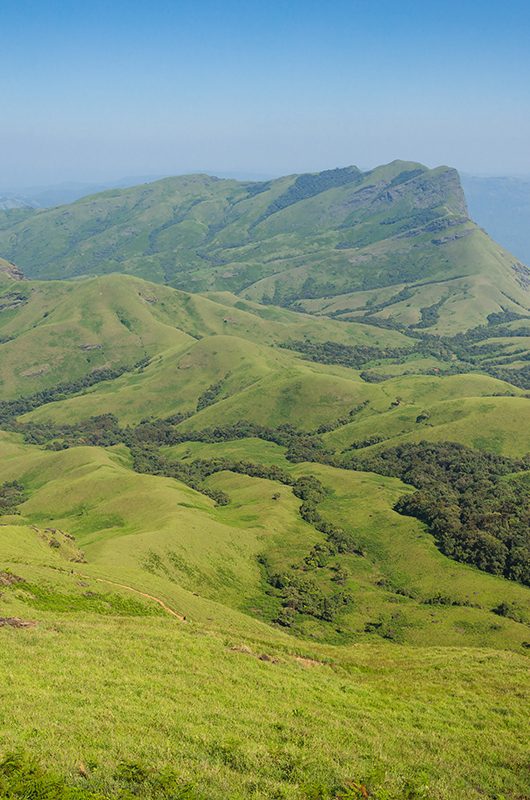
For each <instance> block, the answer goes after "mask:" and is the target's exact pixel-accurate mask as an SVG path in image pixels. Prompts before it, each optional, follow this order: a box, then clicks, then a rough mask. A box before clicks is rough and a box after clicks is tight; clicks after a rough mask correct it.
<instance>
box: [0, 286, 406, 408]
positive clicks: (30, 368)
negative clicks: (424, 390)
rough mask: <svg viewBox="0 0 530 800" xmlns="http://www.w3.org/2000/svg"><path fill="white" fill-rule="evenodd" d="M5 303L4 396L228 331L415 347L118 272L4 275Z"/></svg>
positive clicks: (270, 339)
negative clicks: (71, 277) (55, 277)
mask: <svg viewBox="0 0 530 800" xmlns="http://www.w3.org/2000/svg"><path fill="white" fill-rule="evenodd" d="M2 288H3V292H2ZM13 293H16V295H17V297H18V296H19V295H20V296H21V297H22V302H18V303H17V300H16V299H15V298H13ZM231 301H232V302H231ZM234 302H235V304H236V305H235V306H234ZM2 303H3V304H4V306H5V307H4V308H3V309H1V310H0V338H2V339H3V340H4V343H2V344H0V354H1V358H2V382H1V384H0V392H1V396H2V398H6V399H7V398H12V397H17V396H19V395H21V394H23V395H25V394H30V393H31V392H33V391H36V390H39V389H42V388H46V387H53V386H56V385H57V384H58V383H60V382H64V381H65V380H73V379H76V378H78V377H81V376H83V375H86V374H89V373H90V372H91V371H92V370H94V369H97V368H101V367H106V366H117V365H129V364H133V363H134V362H136V361H138V360H139V359H140V358H142V357H144V356H146V355H147V356H153V355H155V354H158V353H164V352H171V351H173V352H174V353H177V352H183V351H184V350H186V349H187V348H189V347H190V345H193V343H194V342H196V341H197V340H198V339H199V338H202V337H205V336H206V337H208V336H213V335H220V334H222V335H226V334H229V335H230V336H238V337H240V338H241V339H242V340H248V341H250V342H256V341H257V342H260V343H263V344H274V343H276V342H279V341H286V340H288V339H290V338H294V339H296V338H303V337H304V336H305V335H307V334H311V335H312V336H314V335H316V336H317V338H319V337H321V338H322V339H331V340H333V341H338V342H344V343H350V344H351V343H359V344H375V345H378V346H386V345H388V344H390V343H396V344H397V346H403V345H404V346H410V340H408V339H407V338H406V337H404V336H401V335H400V334H396V333H394V332H391V331H385V330H381V329H379V328H374V327H370V326H366V325H360V324H357V323H352V324H347V325H344V324H340V323H336V322H332V321H331V320H328V321H325V323H323V324H322V325H320V323H319V324H318V325H316V324H315V321H314V320H313V319H312V318H311V317H308V316H306V315H303V314H294V313H293V312H289V311H284V310H282V311H281V312H280V313H279V314H278V315H275V314H274V313H269V309H264V308H263V307H257V306H255V305H253V304H251V303H241V305H242V307H241V308H239V307H237V306H238V305H239V303H238V302H237V301H236V300H234V298H233V296H231V295H224V296H222V297H216V298H215V299H212V300H211V299H208V298H205V297H202V296H197V295H190V294H187V293H184V292H178V291H175V290H174V289H171V288H169V287H165V286H160V285H156V284H152V283H148V282H146V281H143V280H139V279H137V278H132V277H126V276H117V275H114V276H105V277H101V278H94V279H86V280H80V281H73V282H72V281H70V282H67V281H50V282H40V281H37V282H27V281H12V280H10V279H8V278H6V281H5V283H4V285H3V287H0V305H1V304H2ZM205 377H206V371H205Z"/></svg>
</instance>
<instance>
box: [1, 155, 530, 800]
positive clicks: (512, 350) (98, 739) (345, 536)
mask: <svg viewBox="0 0 530 800" xmlns="http://www.w3.org/2000/svg"><path fill="white" fill-rule="evenodd" d="M396 169H398V168H397V167H395V166H391V167H389V168H388V169H387V170H386V171H384V170H383V171H382V172H381V173H379V179H380V180H381V181H382V180H383V178H385V180H388V181H390V182H391V181H392V180H394V177H391V176H393V175H395V170H396ZM400 169H401V170H403V165H401V166H400ZM399 174H401V175H402V172H401V173H399ZM444 174H445V173H444ZM385 176H386V177H385ZM422 176H423V177H422ZM419 178H422V180H425V181H427V184H428V187H429V186H430V184H429V181H431V180H434V181H435V183H436V182H437V181H438V180H439V179H440V175H436V174H435V175H434V177H433V174H432V173H427V174H426V173H425V172H424V171H422V172H421V173H418V174H417V175H411V174H410V170H407V175H406V176H405V177H404V178H403V180H402V181H401V182H400V181H397V182H394V184H393V188H392V187H391V188H387V191H389V192H390V193H391V192H392V191H394V190H397V189H399V187H407V186H408V184H409V182H410V181H415V180H418V179H419ZM372 179H373V176H372ZM182 180H184V179H182ZM209 180H210V179H208V181H209ZM282 180H283V183H282V182H274V184H273V186H272V187H269V188H267V189H264V190H263V191H262V192H259V193H256V195H255V198H256V202H258V199H259V198H260V199H259V202H260V203H262V204H263V207H264V208H265V209H266V208H268V207H269V206H268V205H266V203H267V202H268V203H269V205H270V203H271V202H272V201H271V199H270V197H269V198H267V197H265V194H266V193H268V192H272V191H273V189H274V191H275V192H276V195H275V197H276V205H277V208H275V210H274V212H272V211H271V213H270V214H269V217H267V218H264V219H263V220H262V221H260V222H259V223H257V225H262V226H265V225H266V224H268V225H269V226H270V228H271V230H272V226H273V225H275V224H276V221H275V220H274V219H273V217H278V219H279V217H280V215H282V214H288V213H289V214H294V212H295V210H296V208H297V206H298V205H300V204H302V203H308V204H310V203H311V202H313V201H314V200H315V199H316V198H320V200H319V202H320V201H321V200H322V197H320V195H322V194H327V195H329V194H330V193H340V192H347V191H351V190H352V189H353V188H355V187H356V189H357V190H359V191H361V190H362V187H363V186H365V183H366V181H367V180H368V178H367V177H366V176H363V175H361V174H360V173H358V171H356V170H353V169H351V170H347V171H345V172H344V173H343V174H342V173H341V175H334V176H327V177H326V176H325V177H324V178H321V177H317V178H314V179H312V180H308V179H307V180H304V181H302V182H301V184H300V183H298V184H297V183H296V180H295V179H291V178H289V179H282ZM452 180H453V177H452V175H451V174H449V175H446V176H445V178H443V180H442V183H441V185H442V186H443V185H444V181H445V182H448V183H449V186H450V185H451V182H452ZM208 181H207V179H205V178H200V179H199V178H197V179H195V178H193V179H189V182H190V184H191V185H193V186H194V187H195V188H197V185H199V184H201V185H202V186H203V187H204V185H206V184H207V183H208ZM329 181H332V182H334V184H333V186H329V185H328V183H326V182H329ZM341 181H344V182H343V183H341ZM201 182H202V183H201ZM214 183H215V182H214ZM224 183H225V184H226V183H229V185H230V186H232V187H233V189H234V191H236V189H237V191H243V190H242V189H241V186H240V185H239V184H235V183H234V182H224ZM162 185H163V186H166V182H162ZM223 185H224V184H223ZM300 185H301V186H302V187H303V188H304V191H305V192H306V195H307V196H306V199H305V200H301V199H300V197H299V196H298V193H297V191H295V188H293V186H294V187H296V186H298V189H300ZM238 187H239V188H238ZM428 187H427V188H426V189H425V191H426V192H427V194H429V193H430V192H431V191H433V190H432V187H431V188H428ZM144 188H145V187H144ZM160 188H161V186H160V185H159V184H154V185H152V186H151V187H150V188H149V187H148V188H146V189H145V191H147V192H151V191H159V190H160ZM188 188H189V187H188ZM365 188H366V186H365ZM280 190H281V191H280ZM127 191H131V192H135V191H137V190H136V189H135V190H127ZM190 191H191V190H190ZM201 191H203V189H201ZM212 191H213V190H212ZM223 191H226V185H225V186H224V189H223ZM245 191H248V190H247V189H245ZM403 191H405V188H403ZM407 191H409V189H407ZM414 191H415V193H417V191H418V189H417V187H416V189H415V190H414ZM123 194H126V192H125V193H123ZM261 195H263V196H261ZM122 196H123V195H122V193H118V194H114V195H113V194H111V195H109V194H108V193H106V194H105V195H102V196H101V197H103V198H105V197H114V199H116V198H120V197H122ZM131 196H132V195H131ZM420 196H421V195H420ZM282 198H283V199H282ZM251 200H252V198H249V199H248V204H249V205H250V202H251ZM287 200H289V203H288V202H287ZM84 202H85V201H81V203H80V205H81V207H82V206H83V203H84ZM87 202H89V203H91V202H100V201H99V200H97V201H94V199H91V200H90V201H87ZM146 202H147V201H146ZM201 202H202V201H201ZM201 202H197V203H195V205H194V206H193V209H191V210H190V211H189V213H190V214H191V213H194V214H199V212H200V213H202V212H201ZM212 202H213V201H212ZM242 202H243V201H242ZM245 202H247V201H245ZM330 202H331V200H330ZM333 202H335V200H334V201H333ZM389 202H390V201H389ZM425 202H427V200H425ZM429 202H431V201H430V200H429ZM444 202H445V201H444ZM447 202H448V203H449V201H447ZM75 205H77V204H74V206H72V207H71V208H74V207H75ZM203 211H204V209H203ZM456 211H458V209H455V208H453V207H452V206H451V203H449V206H448V210H447V213H448V214H452V213H456ZM43 213H44V212H43ZM46 213H50V214H52V213H54V214H55V213H57V210H54V211H50V212H46ZM135 213H136V212H135ZM208 213H209V214H210V213H211V209H210V210H209V211H208ZM223 213H225V212H223ZM261 213H264V212H263V211H262V212H261ZM304 213H305V212H304ZM333 213H335V212H333ZM41 219H44V217H41V213H40V212H39V213H38V214H37V215H34V217H33V218H32V220H34V221H35V222H33V221H31V223H29V222H28V223H27V224H36V221H37V220H41ZM39 224H41V223H40V221H39ZM120 224H121V223H120ZM131 224H132V223H131ZM289 224H291V223H289ZM462 224H464V225H465V226H471V223H469V222H466V223H462ZM109 230H110V229H109ZM167 230H168V231H169V230H170V229H169V227H168V229H167ZM226 230H227V231H228V227H227V228H226ZM107 232H108V231H107ZM475 232H476V233H477V235H478V234H479V233H480V232H477V231H475ZM160 235H161V236H162V235H163V234H162V233H161V234H160ZM168 235H169V234H168ZM217 235H218V236H221V237H222V236H223V235H224V234H223V232H222V231H221V229H219V231H218V232H217V233H216V236H217ZM226 235H228V233H227V234H226ZM473 235H475V234H473ZM482 236H483V234H481V233H480V237H482ZM302 238H303V239H304V241H306V240H307V241H308V240H309V239H310V236H309V234H308V233H307V232H305V233H304V234H303V237H302ZM471 238H472V237H471V235H470V236H469V237H464V239H463V241H466V242H467V241H471ZM455 241H456V242H459V241H460V239H457V240H455ZM485 241H486V242H488V246H490V244H489V240H487V239H485ZM120 246H121V245H120ZM491 246H493V245H491ZM78 247H79V252H82V250H83V247H82V244H81V243H80V244H79V245H78ZM502 258H504V256H503V257H502ZM501 260H502V259H501ZM43 263H44V262H43ZM57 263H58V264H59V261H57ZM79 263H81V261H80V262H79ZM499 263H500V262H499ZM72 265H73V267H74V270H75V269H77V267H75V264H74V261H73V260H72ZM201 269H202V268H201ZM137 272H138V273H139V274H143V273H142V271H141V270H138V271H137ZM196 274H198V272H197V273H196ZM484 274H485V273H484ZM503 274H504V273H503ZM506 274H509V273H506ZM190 275H191V273H190ZM194 280H195V278H194ZM481 280H485V279H484V278H483V279H481ZM208 285H209V286H210V287H211V288H212V289H215V291H213V290H212V291H209V292H207V293H206V294H200V293H189V292H187V291H183V290H181V289H177V288H174V287H172V286H168V285H163V284H162V283H153V282H149V281H147V280H145V279H144V278H142V277H139V276H138V275H133V276H131V275H115V274H112V275H101V276H97V277H78V278H77V279H75V280H63V279H61V280H49V281H40V280H35V279H31V280H27V279H23V278H22V277H21V275H20V274H19V273H18V272H16V270H14V268H13V267H12V265H10V264H9V263H7V264H6V265H5V270H3V271H2V270H0V363H1V366H2V370H1V378H2V382H1V384H0V454H1V458H0V653H1V658H0V796H5V797H6V798H9V799H10V800H11V798H20V799H21V798H28V797H31V798H39V799H40V798H43V800H44V798H46V800H74V798H75V800H110V799H111V798H116V797H119V798H122V800H128V798H131V797H139V798H145V800H158V799H159V798H160V800H162V798H164V800H170V798H171V799H172V800H173V799H174V798H188V800H221V799H222V800H224V799H225V798H227V797H229V798H233V799H234V800H243V799H245V800H246V798H255V800H269V798H283V799H284V800H338V799H339V798H343V799H344V798H350V800H351V798H363V797H367V796H368V797H372V798H374V800H453V799H454V798H455V797H465V798H466V800H484V798H487V800H521V799H522V798H525V797H527V796H529V793H530V784H529V782H528V771H527V757H526V752H525V733H526V728H527V714H526V713H525V705H524V702H525V696H526V693H527V691H528V653H529V652H530V650H529V648H530V575H529V573H528V572H526V571H525V566H526V565H527V564H528V563H529V561H530V558H529V557H528V556H527V555H526V554H527V553H529V555H530V544H529V540H528V521H529V519H530V518H529V516H528V515H529V508H530V506H529V488H530V460H529V459H528V456H527V454H528V453H529V451H530V433H529V432H530V401H529V399H528V389H529V388H530V384H529V383H528V381H529V379H530V376H529V374H528V353H529V341H530V332H529V330H528V321H527V318H526V316H525V314H524V313H523V311H522V310H521V307H520V306H517V304H516V303H515V302H513V303H512V305H511V306H510V304H509V303H506V307H504V304H503V307H502V309H501V310H500V311H499V307H500V306H499V304H497V305H495V306H491V307H490V306H488V305H487V304H485V305H484V306H483V307H481V309H480V311H479V312H478V313H477V314H476V315H475V316H473V315H471V316H470V319H472V320H474V321H484V320H485V322H484V324H482V325H480V326H473V325H468V326H466V327H467V328H468V330H467V331H466V332H465V333H458V334H457V335H449V334H447V335H444V336H430V335H429V334H430V333H432V330H431V328H428V329H423V328H419V329H417V330H411V329H408V328H406V327H405V326H403V329H402V330H396V329H392V328H387V327H382V326H381V323H379V324H377V317H376V314H375V313H373V312H374V308H373V307H372V313H371V314H370V319H371V320H372V324H371V323H370V322H369V321H367V320H366V319H363V321H362V322H360V321H357V320H353V321H352V320H350V319H348V317H355V316H356V315H355V314H352V313H351V312H347V313H345V314H341V315H337V314H333V315H332V316H330V317H328V316H326V315H322V314H318V315H315V314H309V313H303V312H301V311H300V310H298V311H297V312H295V311H294V310H292V309H289V308H281V307H277V306H275V305H272V304H262V303H261V304H260V303H259V302H257V300H256V298H257V297H258V296H259V292H255V291H254V288H252V290H251V289H250V288H249V289H248V290H244V291H243V293H244V294H246V295H248V296H245V297H242V296H241V295H240V294H237V293H235V292H234V291H228V290H227V287H226V285H223V284H222V283H221V282H219V283H216V281H213V282H212V283H211V284H208ZM256 285H257V284H256ZM230 288H231V289H232V290H233V289H235V288H237V287H235V286H231V287H230ZM418 291H419V289H418ZM488 291H489V290H488ZM276 299H278V298H276ZM311 302H316V301H311ZM404 302H408V303H410V304H411V307H415V305H414V304H415V303H416V300H415V299H414V296H412V297H409V299H408V300H406V301H404ZM469 302H470V303H472V302H473V303H476V302H477V299H476V296H475V299H474V300H472V299H470V300H469ZM473 307H475V306H473ZM516 307H517V308H519V312H514V311H513V310H512V311H511V312H510V311H509V308H512V309H514V308H516ZM494 309H496V313H493V314H492V311H493V310H494ZM313 310H316V309H313ZM416 310H417V308H416ZM382 311H384V309H383V310H382ZM381 313H382V312H381ZM419 313H420V316H421V311H420V312H419ZM458 313H460V311H459V312H458ZM484 315H486V316H484ZM424 316H425V314H424ZM488 316H489V318H488ZM336 317H339V318H336ZM442 318H443V314H441V316H440V319H442ZM445 320H446V321H447V320H449V317H448V316H447V317H445ZM443 324H444V325H445V324H446V323H445V322H444V323H443ZM451 325H452V324H451ZM451 325H449V323H448V324H447V327H448V328H450V327H451ZM400 448H401V449H400ZM433 481H434V484H433ZM477 747H479V748H480V754H481V757H480V758H477V757H476V752H477Z"/></svg>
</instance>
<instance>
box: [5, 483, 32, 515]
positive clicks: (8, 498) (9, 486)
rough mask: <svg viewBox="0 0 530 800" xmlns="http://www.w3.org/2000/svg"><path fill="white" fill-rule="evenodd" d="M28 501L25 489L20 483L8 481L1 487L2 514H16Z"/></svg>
mask: <svg viewBox="0 0 530 800" xmlns="http://www.w3.org/2000/svg"><path fill="white" fill-rule="evenodd" d="M25 499H26V495H25V493H24V487H23V486H22V484H21V483H19V482H18V481H6V482H4V483H2V484H1V485H0V514H14V513H16V507H17V506H18V505H20V503H23V502H24V500H25Z"/></svg>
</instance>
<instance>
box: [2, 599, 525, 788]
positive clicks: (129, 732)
mask: <svg viewBox="0 0 530 800" xmlns="http://www.w3.org/2000/svg"><path fill="white" fill-rule="evenodd" d="M1 635H2V644H3V648H2V652H3V658H2V661H1V666H0V670H1V673H2V681H1V687H2V688H1V689H0V694H1V699H2V703H1V705H0V722H1V725H2V730H3V731H4V733H3V737H2V746H3V748H4V749H8V750H9V749H13V748H23V749H24V750H26V751H27V750H30V751H31V752H32V753H33V754H34V755H35V756H36V757H37V758H38V759H39V761H40V762H41V763H42V764H46V765H50V764H52V765H54V768H55V769H56V770H60V771H62V772H63V774H65V775H67V776H68V779H69V781H71V782H72V783H74V784H76V785H78V786H83V787H86V786H89V787H91V788H92V789H94V790H97V791H101V792H104V793H108V794H111V795H113V796H116V794H117V793H118V792H119V790H120V789H123V788H124V786H123V782H120V780H119V779H116V778H113V776H115V775H116V774H117V775H118V776H119V775H120V771H119V769H118V767H119V765H120V764H123V762H125V763H128V764H131V763H132V764H134V765H138V766H139V767H140V768H141V769H144V770H146V771H147V774H148V775H149V774H155V775H156V773H157V772H159V773H163V772H164V770H167V769H168V768H169V769H171V770H173V771H174V772H175V773H176V775H177V776H178V778H179V780H180V781H181V782H182V784H186V783H191V785H192V787H193V792H192V793H190V794H189V795H185V796H190V797H197V798H211V799H212V800H213V799H214V798H215V799H216V800H217V798H218V799H219V800H220V799H221V798H234V800H235V799H236V798H248V797H254V798H272V797H274V798H326V797H338V796H349V797H356V796H359V797H360V796H362V795H361V794H360V793H359V794H355V793H354V791H353V790H351V793H350V794H349V795H345V794H339V793H340V792H341V787H342V789H343V790H344V789H345V787H346V786H347V783H348V781H355V782H356V783H358V784H364V785H365V786H366V787H367V789H368V791H369V792H370V796H371V797H375V798H381V800H382V799H383V798H395V800H402V799H403V798H409V800H412V798H414V799H416V798H418V799H419V798H422V799H423V798H430V799H431V800H449V798H455V797H462V798H464V797H465V798H466V800H480V799H481V798H484V797H488V798H498V800H500V798H511V799H512V798H513V799H514V798H520V799H521V800H522V798H525V797H527V796H528V792H529V791H530V785H529V783H528V773H527V766H528V763H527V756H528V754H527V751H526V746H525V731H526V722H527V719H526V714H525V707H524V705H523V703H524V693H525V690H526V688H527V667H528V662H527V659H526V658H524V657H522V656H517V655H515V654H513V653H506V652H496V651H488V650H480V651H479V650H472V649H469V650H465V649H458V650H451V649H449V650H448V649H446V648H444V649H429V648H427V649H423V650H417V649H410V648H405V647H397V648H396V647H394V646H392V645H379V646H377V645H369V646H366V645H358V646H355V647H353V648H348V649H340V650H335V649H333V648H322V647H320V648H317V647H308V646H307V645H305V646H304V645H301V644H299V643H298V644H294V643H290V642H286V637H281V638H279V639H278V641H275V639H274V637H273V636H272V635H270V634H269V635H267V636H261V637H248V636H241V635H240V634H239V633H236V632H235V631H234V632H232V633H229V632H225V633H224V634H221V633H219V632H217V633H215V634H214V633H212V632H211V631H209V630H207V629H205V628H204V627H203V626H198V625H194V624H193V623H180V622H178V621H177V620H174V619H172V618H170V617H168V616H165V617H160V616H153V617H141V616H135V617H129V616H123V617H119V616H112V617H101V616H100V617H97V616H94V615H92V616H91V615H89V614H86V613H83V614H77V615H75V616H74V615H72V614H68V613H66V614H63V615H61V617H60V618H58V617H57V615H42V616H41V622H40V624H39V626H38V627H37V628H35V629H33V630H23V631H20V630H2V632H1ZM477 753H480V758H477ZM80 773H81V775H83V777H81V776H80ZM146 783H147V781H146ZM133 788H135V789H136V791H137V792H138V791H140V793H141V792H142V786H141V781H140V786H138V785H137V786H136V787H133ZM146 788H147V791H148V790H149V786H148V784H147V787H146ZM170 796H171V795H170ZM172 796H179V795H178V794H174V795H172ZM183 796H184V795H183Z"/></svg>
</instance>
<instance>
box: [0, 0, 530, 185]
mask: <svg viewBox="0 0 530 800" xmlns="http://www.w3.org/2000/svg"><path fill="white" fill-rule="evenodd" d="M0 33H1V42H2V69H1V72H0V97H1V100H2V111H3V114H2V117H3V119H2V125H1V127H0V188H7V187H23V186H28V185H39V184H53V183H59V182H62V181H95V182H97V181H110V180H115V179H117V178H119V177H123V176H127V175H170V174H177V173H182V172H192V171H217V172H220V173H239V174H249V175H256V176H257V175H277V174H283V173H290V172H300V171H316V170H320V169H326V168H330V167H334V166H343V165H347V164H357V165H359V166H361V167H370V166H374V165H376V164H379V163H384V162H387V161H391V160H393V159H395V158H402V159H407V160H415V161H422V162H423V163H426V164H428V165H429V166H435V165H437V164H442V163H445V164H451V165H453V166H456V167H458V168H459V169H461V170H464V171H467V172H472V173H476V174H526V175H530V48H529V42H530V4H528V3H527V2H519V1H518V0H515V2H513V1H512V2H511V1H510V0H506V1H505V2H503V3H500V2H492V1H491V0H482V2H469V1H468V0H460V2H454V0H446V2H444V3H440V2H439V0H436V2H430V0H424V2H418V1H417V0H395V1H393V2H391V1H390V0H378V2H374V1H373V0H350V2H347V1H346V0H328V2H324V0H321V2H314V0H284V2H278V1H277V0H269V2H254V0H248V1H247V2H243V1H242V0H225V2H223V1H222V0H218V2H214V1H213V0H173V2H168V1H167V0H151V1H150V2H144V1H143V0H142V1H141V2H140V1H137V0H127V1H125V0H106V2H101V0H91V2H90V3H87V2H79V0H69V1H65V0H2V2H1V3H0Z"/></svg>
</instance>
